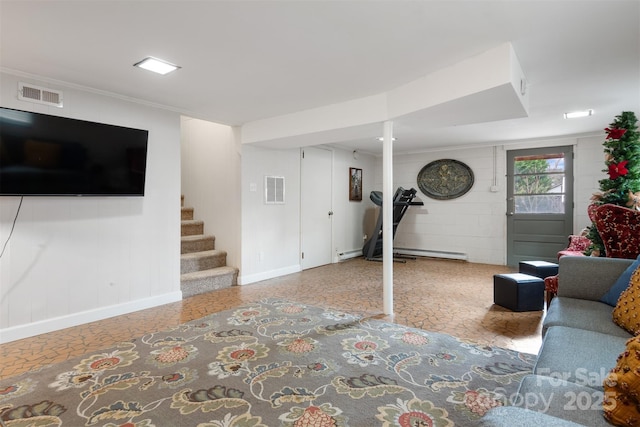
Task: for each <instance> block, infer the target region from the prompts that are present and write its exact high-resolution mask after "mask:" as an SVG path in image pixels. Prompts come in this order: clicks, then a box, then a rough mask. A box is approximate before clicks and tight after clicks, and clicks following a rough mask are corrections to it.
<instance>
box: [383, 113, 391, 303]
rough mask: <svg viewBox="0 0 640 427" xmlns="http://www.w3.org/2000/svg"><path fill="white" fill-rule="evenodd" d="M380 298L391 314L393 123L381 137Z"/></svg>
mask: <svg viewBox="0 0 640 427" xmlns="http://www.w3.org/2000/svg"><path fill="white" fill-rule="evenodd" d="M382 143H383V148H382V289H383V291H382V297H383V300H384V304H383V307H384V314H387V315H389V314H393V194H394V191H393V122H391V121H386V122H384V125H383V135H382Z"/></svg>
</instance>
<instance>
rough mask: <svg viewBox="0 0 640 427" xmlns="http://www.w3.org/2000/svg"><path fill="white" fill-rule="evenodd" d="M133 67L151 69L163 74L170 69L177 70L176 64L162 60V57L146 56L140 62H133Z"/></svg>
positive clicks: (170, 70)
mask: <svg viewBox="0 0 640 427" xmlns="http://www.w3.org/2000/svg"><path fill="white" fill-rule="evenodd" d="M133 66H134V67H140V68H144V69H145V70H149V71H153V72H154V73H158V74H162V75H165V74H167V73H170V72H172V71H175V70H177V69H178V68H180V67H178V66H177V65H174V64H172V63H170V62H167V61H163V60H162V59H158V58H154V57H151V56H149V57H147V58H145V59H143V60H142V61H140V62H137V63H135V64H133Z"/></svg>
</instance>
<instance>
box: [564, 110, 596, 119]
mask: <svg viewBox="0 0 640 427" xmlns="http://www.w3.org/2000/svg"><path fill="white" fill-rule="evenodd" d="M592 115H593V110H584V111H572V112H571V113H564V118H565V119H577V118H578V117H587V116H592Z"/></svg>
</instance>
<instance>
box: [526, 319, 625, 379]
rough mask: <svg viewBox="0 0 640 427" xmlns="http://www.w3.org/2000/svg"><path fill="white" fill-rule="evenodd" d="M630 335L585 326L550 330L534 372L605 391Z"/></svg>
mask: <svg viewBox="0 0 640 427" xmlns="http://www.w3.org/2000/svg"><path fill="white" fill-rule="evenodd" d="M627 340H628V338H623V337H617V336H613V335H609V334H603V333H600V332H593V331H587V330H584V329H575V328H568V327H565V326H553V327H551V328H549V329H548V330H547V333H546V335H545V337H544V340H543V341H542V348H541V349H540V352H539V354H538V360H537V361H536V364H535V366H534V368H533V373H534V374H536V375H542V376H546V377H552V378H555V379H562V380H565V381H568V382H572V383H576V384H579V385H583V386H587V387H591V388H593V389H598V390H602V389H603V385H602V383H603V381H604V378H605V377H606V376H607V374H608V373H609V371H611V369H613V367H614V366H615V365H616V359H617V358H618V356H619V355H620V353H622V352H623V351H624V348H625V344H626V342H627Z"/></svg>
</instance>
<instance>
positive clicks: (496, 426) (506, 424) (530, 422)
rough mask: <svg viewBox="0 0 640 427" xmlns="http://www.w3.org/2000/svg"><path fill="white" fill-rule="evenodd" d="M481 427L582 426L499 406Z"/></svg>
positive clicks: (484, 419) (519, 409)
mask: <svg viewBox="0 0 640 427" xmlns="http://www.w3.org/2000/svg"><path fill="white" fill-rule="evenodd" d="M476 425H478V426H481V427H531V426H544V427H581V426H582V424H576V423H572V422H571V421H566V420H563V419H560V418H555V417H552V416H550V415H547V414H543V413H542V412H535V411H530V410H527V409H523V408H518V407H515V406H498V407H495V408H493V409H491V410H490V411H489V412H487V414H486V415H485V416H484V417H482V418H481V419H480V420H479V421H478V423H477V424H476Z"/></svg>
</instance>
